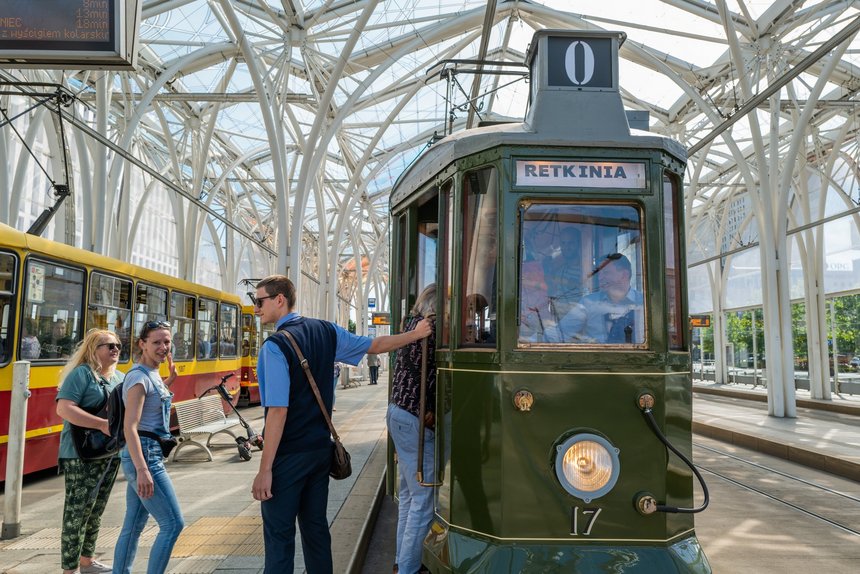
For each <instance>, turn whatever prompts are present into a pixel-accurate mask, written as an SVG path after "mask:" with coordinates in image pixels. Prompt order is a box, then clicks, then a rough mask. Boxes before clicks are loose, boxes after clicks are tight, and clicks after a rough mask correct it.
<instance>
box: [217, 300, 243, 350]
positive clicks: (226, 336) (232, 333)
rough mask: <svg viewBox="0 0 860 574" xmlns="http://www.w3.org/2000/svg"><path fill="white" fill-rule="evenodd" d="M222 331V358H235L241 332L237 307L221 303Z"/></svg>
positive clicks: (220, 340)
mask: <svg viewBox="0 0 860 574" xmlns="http://www.w3.org/2000/svg"><path fill="white" fill-rule="evenodd" d="M220 330H221V338H220V339H219V347H220V356H221V357H235V356H236V339H237V333H238V331H239V309H238V308H237V307H236V306H235V305H228V304H226V303H221V316H220Z"/></svg>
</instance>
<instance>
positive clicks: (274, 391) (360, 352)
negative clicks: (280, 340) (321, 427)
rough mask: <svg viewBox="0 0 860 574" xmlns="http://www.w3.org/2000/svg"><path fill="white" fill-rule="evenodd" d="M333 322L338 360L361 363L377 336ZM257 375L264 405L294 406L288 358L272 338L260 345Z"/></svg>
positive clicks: (286, 319)
mask: <svg viewBox="0 0 860 574" xmlns="http://www.w3.org/2000/svg"><path fill="white" fill-rule="evenodd" d="M299 318H300V315H299V314H298V313H290V314H289V315H287V316H286V317H283V318H282V319H281V320H280V321H278V323H277V325H276V328H277V329H279V330H280V329H281V328H282V327H283V326H284V325H286V324H288V323H290V322H291V321H295V320H296V319H299ZM332 325H333V326H334V329H335V332H336V333H337V348H336V349H335V360H336V361H339V362H341V363H347V364H348V365H357V364H358V362H359V361H361V359H362V357H364V355H366V354H367V350H368V349H369V348H370V344H371V342H372V341H373V339H371V338H370V337H361V336H358V335H354V334H353V333H350V332H349V331H347V330H346V329H344V328H343V327H340V326H338V325H334V324H332ZM332 369H334V365H332ZM257 378H258V379H259V382H260V402H261V404H262V405H263V406H264V407H289V406H290V367H289V365H288V364H287V358H286V357H285V356H284V354H283V353H282V352H281V350H280V349H279V348H278V346H277V345H276V344H274V343H272V342H268V343H264V344H263V346H262V347H261V348H260V354H259V356H258V357H257ZM267 381H277V383H276V384H274V383H273V384H267ZM334 384H335V385H337V381H334Z"/></svg>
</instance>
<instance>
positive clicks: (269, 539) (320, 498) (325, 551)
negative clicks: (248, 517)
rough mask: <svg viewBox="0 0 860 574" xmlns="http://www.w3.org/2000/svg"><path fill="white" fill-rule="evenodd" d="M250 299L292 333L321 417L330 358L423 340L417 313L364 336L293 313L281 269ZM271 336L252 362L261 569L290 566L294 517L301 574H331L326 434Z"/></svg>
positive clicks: (271, 571)
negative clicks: (395, 328)
mask: <svg viewBox="0 0 860 574" xmlns="http://www.w3.org/2000/svg"><path fill="white" fill-rule="evenodd" d="M255 305H256V313H257V315H258V316H259V317H260V319H261V321H262V322H263V323H275V325H276V326H277V329H278V330H282V329H286V330H289V332H290V334H291V335H292V336H293V337H294V338H295V340H296V343H298V346H299V348H300V349H301V350H302V354H303V355H304V356H305V358H306V359H307V361H308V364H309V366H310V370H311V373H312V374H313V376H314V380H315V381H316V383H317V386H318V387H319V392H320V395H321V396H322V399H323V403H324V404H325V406H326V408H327V409H328V412H329V415H331V410H332V405H333V402H334V387H335V380H334V367H333V366H334V363H335V361H340V362H342V363H348V364H350V365H357V364H358V362H359V361H360V360H361V359H362V357H364V355H365V354H366V353H368V352H370V353H387V352H389V351H393V350H395V349H398V348H400V347H402V346H404V345H406V344H408V343H411V342H413V341H416V340H419V339H423V338H424V337H427V336H428V335H430V331H431V325H430V322H429V321H428V320H426V319H425V320H424V321H422V322H421V323H419V324H418V326H417V327H416V328H415V329H414V330H413V331H409V332H407V333H401V334H399V335H388V336H385V337H376V338H374V339H371V338H368V337H359V336H357V335H353V334H352V333H349V332H348V331H346V330H345V329H343V328H342V327H339V326H337V325H335V324H334V323H330V322H328V321H321V320H319V319H311V318H306V317H302V316H300V315H298V314H297V313H295V312H293V309H294V308H295V306H296V290H295V287H294V286H293V283H292V281H290V280H289V279H288V278H287V277H285V276H283V275H271V276H269V277H266V278H265V279H263V280H262V281H260V282H259V283H257V294H256V298H255ZM273 337H280V338H281V339H282V343H285V344H283V345H279V344H278V343H276V342H275V341H274V340H273V339H272V338H270V339H267V340H266V342H265V343H263V346H262V347H261V348H260V354H259V357H258V360H257V376H258V379H259V382H260V400H261V402H262V404H263V406H264V407H265V408H266V425H265V444H264V447H263V455H262V458H261V460H260V470H259V472H258V473H257V476H256V477H255V478H254V484H253V486H252V488H251V493H252V494H253V495H254V498H255V499H256V500H259V501H261V502H262V504H261V509H262V514H263V541H264V543H265V551H266V557H265V572H266V574H282V573H290V572H292V571H293V562H294V559H295V552H296V548H295V538H296V519H298V522H299V527H300V529H301V535H302V550H303V551H304V557H305V567H306V568H307V571H308V574H332V559H331V535H330V534H329V530H328V520H327V518H326V505H327V503H328V481H329V476H328V472H329V468H330V466H331V456H332V448H333V447H332V441H331V436H330V433H329V429H328V425H327V424H326V422H325V418H324V417H323V415H322V413H321V412H320V409H319V406H318V405H317V402H316V398H315V397H314V394H313V392H312V391H311V388H310V384H309V383H308V380H307V377H306V376H305V374H304V371H303V369H302V366H301V365H300V364H299V361H298V358H297V357H296V354H295V352H294V351H293V349H292V346H291V345H290V343H289V342H287V341H286V337H284V335H280V334H276V335H273ZM284 350H286V354H285V353H284ZM288 412H289V416H287V413H288Z"/></svg>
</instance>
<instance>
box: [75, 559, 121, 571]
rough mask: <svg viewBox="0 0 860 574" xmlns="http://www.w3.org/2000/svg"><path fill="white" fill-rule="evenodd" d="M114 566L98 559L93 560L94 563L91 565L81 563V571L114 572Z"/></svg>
mask: <svg viewBox="0 0 860 574" xmlns="http://www.w3.org/2000/svg"><path fill="white" fill-rule="evenodd" d="M112 571H113V568H111V567H110V566H108V565H107V564H102V563H101V562H99V561H98V560H93V562H92V564H90V565H89V566H84V565H81V568H80V573H81V574H104V573H105V572H112Z"/></svg>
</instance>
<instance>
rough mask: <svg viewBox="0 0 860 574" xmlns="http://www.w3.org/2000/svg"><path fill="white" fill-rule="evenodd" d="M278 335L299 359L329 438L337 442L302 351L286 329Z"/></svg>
mask: <svg viewBox="0 0 860 574" xmlns="http://www.w3.org/2000/svg"><path fill="white" fill-rule="evenodd" d="M279 333H283V334H284V335H285V336H286V337H287V339H288V340H289V341H290V344H291V345H292V346H293V350H294V351H295V352H296V356H298V358H299V362H300V364H301V366H302V368H303V369H304V370H305V376H306V377H307V378H308V383H310V385H311V390H312V391H313V392H314V396H315V397H316V398H317V404H318V405H319V406H320V410H321V411H322V414H323V417H325V422H326V424H328V430H329V431H330V432H331V436H332V437H334V440H335V441H339V440H340V437H339V436H337V431H336V430H334V425H333V424H332V422H331V417H330V416H329V415H328V410H326V408H325V404H324V403H323V400H322V397H321V396H320V390H319V388H318V387H317V382H316V381H315V380H314V376H313V374H312V373H311V368H310V366H309V365H308V360H307V359H305V356H304V355H302V350H301V349H299V345H298V343H296V340H295V339H294V338H293V336H292V335H291V334H290V332H289V331H287V330H286V329H281V330H280V331H279Z"/></svg>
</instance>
